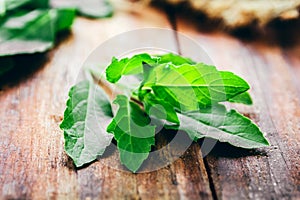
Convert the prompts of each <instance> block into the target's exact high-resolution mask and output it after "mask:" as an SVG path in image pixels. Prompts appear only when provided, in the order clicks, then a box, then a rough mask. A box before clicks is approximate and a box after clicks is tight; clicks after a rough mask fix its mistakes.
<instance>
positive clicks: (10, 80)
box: [0, 30, 72, 90]
mask: <svg viewBox="0 0 300 200" xmlns="http://www.w3.org/2000/svg"><path fill="white" fill-rule="evenodd" d="M71 36H72V32H71V31H69V30H67V31H62V32H60V33H59V34H58V35H57V37H56V42H55V47H57V46H59V45H60V44H61V43H62V42H63V41H64V40H65V39H66V38H67V37H71ZM51 55H52V51H51V50H50V51H46V52H42V53H34V54H20V55H12V56H3V57H0V68H6V67H9V66H5V65H10V66H11V67H12V69H10V70H9V71H7V72H5V73H4V74H2V75H1V73H0V90H3V89H4V88H7V87H8V88H9V87H14V86H17V85H19V84H20V83H22V82H24V81H26V80H27V79H29V78H32V77H34V75H35V73H37V72H38V71H39V70H42V69H43V67H44V66H45V63H47V62H48V61H50V58H51Z"/></svg>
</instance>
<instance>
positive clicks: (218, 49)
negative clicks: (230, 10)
mask: <svg viewBox="0 0 300 200" xmlns="http://www.w3.org/2000/svg"><path fill="white" fill-rule="evenodd" d="M177 25H178V30H179V31H181V32H183V33H185V34H187V35H188V36H190V37H192V38H193V39H195V40H196V41H197V42H198V43H199V44H200V45H201V46H202V47H203V48H205V49H206V51H207V53H208V55H209V56H210V57H211V59H212V60H213V62H214V63H215V65H216V66H218V68H220V69H225V70H230V71H233V72H235V73H237V74H239V75H240V76H242V77H243V78H245V79H246V80H247V81H248V82H249V83H250V85H251V87H252V88H251V90H250V93H251V95H252V96H253V100H254V105H253V106H251V107H247V106H240V105H238V106H235V107H237V108H238V109H239V110H240V111H241V112H242V113H244V114H246V115H248V116H250V118H252V119H253V120H254V121H255V122H256V123H258V125H259V126H260V127H261V129H262V130H263V131H264V132H265V133H266V136H267V137H268V138H269V141H270V143H271V146H270V147H267V148H262V149H258V150H254V151H243V150H241V149H237V148H232V147H230V146H228V145H226V144H219V145H217V146H216V147H215V149H214V150H213V151H212V152H211V153H210V155H209V156H207V157H206V158H205V160H206V163H207V166H208V170H209V176H210V177H211V183H212V185H213V187H214V192H215V195H216V197H217V198H218V199H298V198H300V188H299V180H300V174H299V166H300V160H299V152H300V149H299V144H300V137H299V124H300V121H299V120H300V118H299V112H300V99H299V88H300V85H299V78H300V76H299V75H300V74H299V66H300V65H299V60H300V54H299V49H300V43H298V44H297V43H296V44H293V45H295V47H294V49H293V50H288V49H285V48H282V47H280V46H279V45H278V43H279V41H277V40H273V41H266V42H264V41H261V38H260V39H259V40H260V42H255V40H254V41H253V42H248V43H247V42H241V41H239V40H237V39H236V38H234V37H232V36H230V35H228V34H226V33H220V32H218V31H214V32H210V33H201V32H199V31H196V28H195V27H197V24H196V23H189V22H187V21H186V20H182V18H178V23H177ZM265 39H266V40H267V38H265ZM272 43H273V45H272ZM182 45H184V44H180V46H182ZM183 53H184V52H183Z"/></svg>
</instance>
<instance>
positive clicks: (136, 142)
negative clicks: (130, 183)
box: [107, 95, 155, 172]
mask: <svg viewBox="0 0 300 200" xmlns="http://www.w3.org/2000/svg"><path fill="white" fill-rule="evenodd" d="M114 103H115V104H118V105H119V109H118V111H117V113H116V115H115V117H114V118H113V120H112V122H111V123H110V124H109V125H108V127H107V132H109V133H113V134H114V138H115V139H116V140H117V143H118V149H119V152H120V159H121V163H122V164H124V165H125V166H126V167H127V168H128V169H129V170H131V171H133V172H136V171H137V170H138V169H139V168H140V166H141V165H142V163H143V162H144V160H145V159H146V158H147V157H148V155H149V152H150V151H151V146H152V145H154V143H155V139H154V136H155V126H152V125H149V123H150V118H149V117H148V116H147V115H146V114H145V113H144V112H143V111H142V110H141V108H140V107H139V106H138V105H137V104H135V103H134V102H131V101H129V100H128V98H127V97H126V96H124V95H118V96H117V98H116V99H115V100H114Z"/></svg>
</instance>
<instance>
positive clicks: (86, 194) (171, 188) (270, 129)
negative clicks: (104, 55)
mask: <svg viewBox="0 0 300 200" xmlns="http://www.w3.org/2000/svg"><path fill="white" fill-rule="evenodd" d="M174 25H177V29H178V30H179V31H180V32H183V33H185V34H187V35H188V36H190V37H191V38H193V39H195V41H197V42H198V43H199V44H200V45H201V46H202V47H204V49H205V50H206V51H207V53H208V54H209V56H211V59H212V60H213V62H214V63H215V64H216V65H217V66H218V67H220V68H221V69H227V70H231V71H234V72H236V73H237V74H239V75H241V76H242V77H244V78H245V79H246V80H247V81H249V83H250V85H251V86H252V89H251V94H252V95H253V97H254V105H253V106H251V107H246V106H239V107H238V109H240V110H241V111H242V112H243V113H244V114H246V115H248V116H250V117H251V118H252V119H253V120H254V121H256V122H257V123H258V124H259V125H260V126H261V127H262V130H263V131H265V132H266V133H267V137H268V138H269V139H270V142H271V144H272V146H271V147H269V148H264V149H259V150H255V151H245V150H240V149H236V148H233V147H230V146H229V145H225V144H218V145H217V146H216V148H215V149H214V150H213V151H212V152H211V153H210V154H209V155H208V156H207V157H206V158H204V159H203V158H202V156H201V152H200V148H199V145H198V144H193V145H192V146H191V147H190V148H189V150H188V151H187V152H186V153H185V154H184V155H183V156H181V158H180V159H178V160H177V161H175V162H174V163H172V164H171V165H170V166H168V167H165V168H162V169H160V170H157V171H154V172H150V173H141V174H131V173H128V172H124V171H118V170H115V169H113V168H110V167H108V166H106V165H103V164H102V163H101V162H94V163H92V164H91V165H89V166H88V167H86V168H82V169H75V168H74V166H73V164H72V161H71V160H70V159H69V158H68V157H67V156H66V154H65V152H64V150H63V135H62V131H61V130H60V129H59V127H58V125H59V123H60V122H61V119H62V114H63V111H64V109H65V101H66V99H67V93H68V90H69V88H70V87H71V85H73V84H74V83H75V81H76V78H77V75H78V73H79V69H80V68H81V65H82V64H83V62H84V61H85V59H86V58H87V56H88V55H89V54H90V53H91V52H92V51H93V49H94V48H96V47H97V46H98V45H99V44H101V42H103V41H105V40H107V39H109V38H110V37H112V36H114V35H116V34H118V33H121V32H124V31H126V30H132V29H136V28H141V27H160V28H174V27H176V26H174ZM195 26H196V25H195V24H193V23H188V22H187V21H186V20H184V19H182V17H177V20H174V19H173V20H171V21H170V20H169V19H168V15H167V14H166V13H164V12H163V11H161V10H160V11H158V10H155V9H152V8H143V9H141V10H140V11H138V12H135V13H128V12H125V11H119V12H117V13H116V15H115V16H114V17H113V18H110V19H103V20H88V19H84V18H78V19H77V20H76V21H75V24H74V26H73V29H72V34H71V35H69V36H66V37H64V39H62V41H60V43H59V45H58V46H57V47H56V48H55V49H54V50H52V51H51V52H50V53H48V54H47V56H46V57H45V58H44V57H43V58H42V59H41V63H42V66H41V67H39V68H37V69H35V70H33V72H26V70H24V71H25V72H24V74H25V75H26V76H25V78H22V79H20V80H16V81H13V82H14V83H13V84H6V85H5V86H4V87H3V88H2V89H1V92H0V101H1V110H0V122H1V131H0V137H1V140H0V161H1V162H0V199H299V198H300V191H299V190H300V175H299V171H300V170H299V167H300V161H299V154H300V149H299V144H300V137H299V131H300V127H299V126H300V81H299V78H300V43H298V44H295V46H294V47H293V48H289V49H286V48H282V47H280V46H278V45H270V44H268V43H261V42H253V43H245V42H241V41H240V40H238V39H237V38H235V37H233V36H229V35H228V34H225V33H218V32H212V33H203V32H202V31H201V30H200V31H199V30H197V28H196V27H195ZM173 37H174V40H175V39H176V36H175V35H173ZM130 42H131V41H130ZM133 42H134V41H133ZM177 45H179V46H180V47H181V48H182V49H180V50H182V51H184V48H186V47H184V44H183V43H181V41H178V44H177ZM183 53H184V52H183ZM24 65H25V64H24ZM24 74H23V75H22V76H23V77H24ZM17 77H18V76H17Z"/></svg>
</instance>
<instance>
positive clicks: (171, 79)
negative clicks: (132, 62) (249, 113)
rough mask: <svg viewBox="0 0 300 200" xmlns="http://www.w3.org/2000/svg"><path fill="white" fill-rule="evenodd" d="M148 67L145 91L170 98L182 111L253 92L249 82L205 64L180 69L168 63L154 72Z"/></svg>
mask: <svg viewBox="0 0 300 200" xmlns="http://www.w3.org/2000/svg"><path fill="white" fill-rule="evenodd" d="M144 68H145V71H144V77H145V79H146V80H144V83H143V86H142V90H143V89H149V88H151V89H152V90H153V92H154V94H155V95H156V96H157V97H158V98H160V99H168V101H169V102H170V103H171V104H172V105H173V106H174V107H175V108H177V109H178V110H179V111H192V110H198V109H199V108H202V107H207V106H209V105H212V104H215V103H218V102H223V101H227V100H229V99H231V98H233V97H235V96H237V95H238V94H241V93H243V92H245V91H247V90H248V89H249V85H248V84H247V82H246V81H244V80H243V79H242V78H240V77H238V76H237V75H235V74H233V73H231V72H223V71H218V70H217V69H216V68H215V67H214V66H209V65H205V64H203V63H198V64H196V65H190V64H183V65H180V66H175V65H173V64H171V63H167V64H161V65H159V66H157V67H152V69H151V70H149V69H148V68H149V66H145V67H144Z"/></svg>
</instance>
